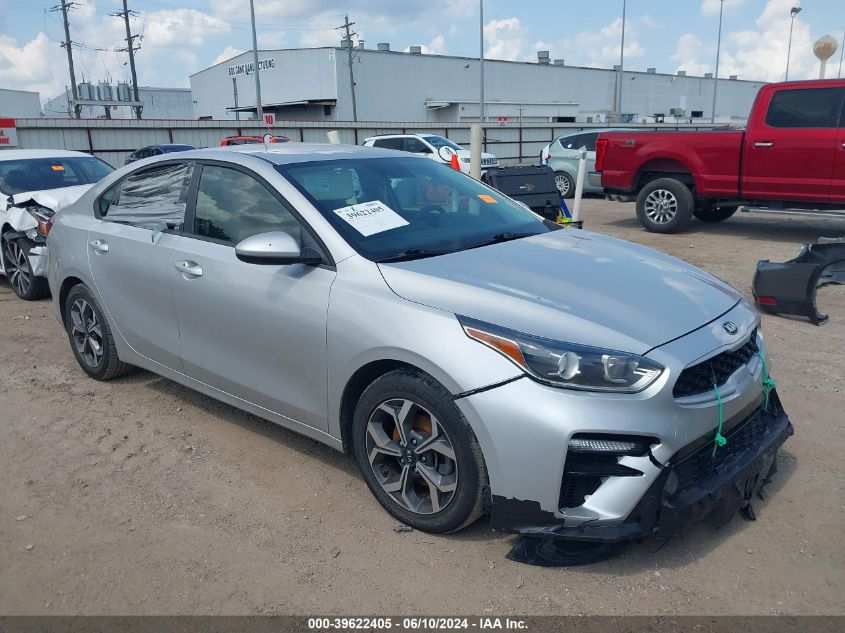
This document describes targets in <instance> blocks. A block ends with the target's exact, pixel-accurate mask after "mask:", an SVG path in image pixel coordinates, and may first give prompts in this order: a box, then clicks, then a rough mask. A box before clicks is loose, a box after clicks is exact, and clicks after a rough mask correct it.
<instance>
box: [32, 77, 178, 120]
mask: <svg viewBox="0 0 845 633" xmlns="http://www.w3.org/2000/svg"><path fill="white" fill-rule="evenodd" d="M78 94H79V99H80V101H81V102H82V103H85V104H86V105H82V106H81V108H80V117H81V118H83V119H101V118H112V119H133V118H135V112H134V109H133V108H132V106H131V105H130V103H131V102H132V89H131V86H129V84H125V83H120V84H117V85H113V84H109V83H105V82H103V83H100V84H93V83H81V84H79V86H78ZM138 98H139V100H140V102H141V104H142V105H143V110H142V115H141V116H142V117H143V118H144V119H192V118H194V109H193V104H192V103H191V90H190V89H189V88H152V87H150V86H138ZM72 101H73V95H72V94H71V91H70V88H65V92H63V93H62V94H60V95H59V96H57V97H54V98H53V99H50V100H49V101H47V102H46V103H45V104H44V109H43V112H44V116H45V117H50V118H68V117H73V107H72ZM109 104H114V105H109ZM106 107H108V109H109V112H108V114H106Z"/></svg>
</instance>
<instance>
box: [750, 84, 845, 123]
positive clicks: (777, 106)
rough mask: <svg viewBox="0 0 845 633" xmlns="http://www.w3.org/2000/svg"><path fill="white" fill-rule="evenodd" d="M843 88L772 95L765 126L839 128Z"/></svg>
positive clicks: (804, 90) (784, 92)
mask: <svg viewBox="0 0 845 633" xmlns="http://www.w3.org/2000/svg"><path fill="white" fill-rule="evenodd" d="M841 98H842V91H841V90H838V89H836V88H807V89H802V90H781V91H779V92H776V93H775V94H774V95H772V101H771V103H769V111H768V112H767V113H766V125H768V126H770V127H784V128H826V127H836V119H837V118H838V114H839V112H838V111H839V103H840V100H841Z"/></svg>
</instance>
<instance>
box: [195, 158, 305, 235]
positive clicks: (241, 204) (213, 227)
mask: <svg viewBox="0 0 845 633" xmlns="http://www.w3.org/2000/svg"><path fill="white" fill-rule="evenodd" d="M269 231H284V232H285V233H289V234H290V235H291V236H292V237H293V238H294V239H295V240H296V241H297V242H301V237H302V236H301V230H300V226H299V222H297V220H296V218H294V217H293V215H291V213H290V211H288V210H287V208H285V206H284V205H283V204H282V203H281V202H279V200H278V198H276V197H275V196H274V195H273V194H271V193H270V192H269V191H268V190H267V188H266V187H265V186H264V185H262V184H261V183H260V182H258V181H257V180H256V179H255V178H253V177H252V176H250V175H248V174H245V173H244V172H242V171H238V170H236V169H230V168H228V167H218V166H217V165H205V166H204V167H203V168H202V174H201V175H200V182H199V190H198V191H197V205H196V213H195V217H194V231H193V232H194V234H196V235H200V236H203V237H208V238H212V239H215V240H221V241H224V242H228V243H231V244H233V245H234V244H237V243H238V242H240V241H241V240H243V239H246V238H247V237H250V236H252V235H258V234H259V233H267V232H269Z"/></svg>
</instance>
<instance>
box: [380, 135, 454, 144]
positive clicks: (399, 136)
mask: <svg viewBox="0 0 845 633" xmlns="http://www.w3.org/2000/svg"><path fill="white" fill-rule="evenodd" d="M409 136H413V137H416V138H419V137H423V136H437V134H376V135H375V136H368V137H367V138H365V139H364V142H365V143H366V142H367V141H372V140H375V139H379V138H408V137H409Z"/></svg>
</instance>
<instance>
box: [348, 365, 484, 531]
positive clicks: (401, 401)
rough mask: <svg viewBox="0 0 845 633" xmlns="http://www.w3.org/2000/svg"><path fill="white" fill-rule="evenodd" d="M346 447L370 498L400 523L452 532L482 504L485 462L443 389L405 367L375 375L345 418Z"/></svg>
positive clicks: (478, 513) (478, 512) (477, 512)
mask: <svg viewBox="0 0 845 633" xmlns="http://www.w3.org/2000/svg"><path fill="white" fill-rule="evenodd" d="M351 430H352V434H351V438H350V439H351V441H352V450H353V453H354V455H355V460H356V461H357V462H358V467H359V468H360V469H361V473H362V475H363V476H364V481H365V482H366V483H367V487H368V488H369V489H370V492H372V493H373V495H374V496H375V498H376V499H377V500H378V502H379V503H380V504H381V505H382V506H383V507H384V509H385V510H387V511H388V512H389V513H390V514H392V515H393V516H394V517H396V518H397V519H399V520H400V521H401V522H402V523H404V524H406V525H409V526H411V527H412V528H414V529H417V530H423V531H425V532H454V531H455V530H460V529H461V528H463V527H465V526H467V525H469V524H470V523H472V522H473V521H475V520H476V519H477V518H478V517H479V516H481V514H482V513H483V511H484V492H485V490H486V488H487V470H486V468H485V466H484V458H483V456H482V454H481V447H480V446H479V445H478V440H477V439H476V437H475V433H473V431H472V428H471V427H470V426H469V423H468V422H467V421H466V419H465V418H464V416H463V415H462V414H461V411H460V409H459V408H458V407H457V406H456V405H455V402H454V398H453V397H452V395H451V394H450V393H449V391H448V390H447V389H446V388H445V387H443V385H441V384H440V383H439V382H437V381H436V380H434V379H433V378H432V377H431V376H428V375H427V374H423V373H421V372H419V371H417V370H414V369H412V368H405V369H397V370H394V371H391V372H389V373H387V374H384V375H383V376H381V377H379V378H377V379H376V380H375V381H374V382H373V383H372V384H371V385H370V386H369V387H367V388H366V389H365V390H364V393H363V394H361V397H360V398H359V400H358V403H357V405H356V407H355V414H354V416H353V419H352V429H351Z"/></svg>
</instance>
